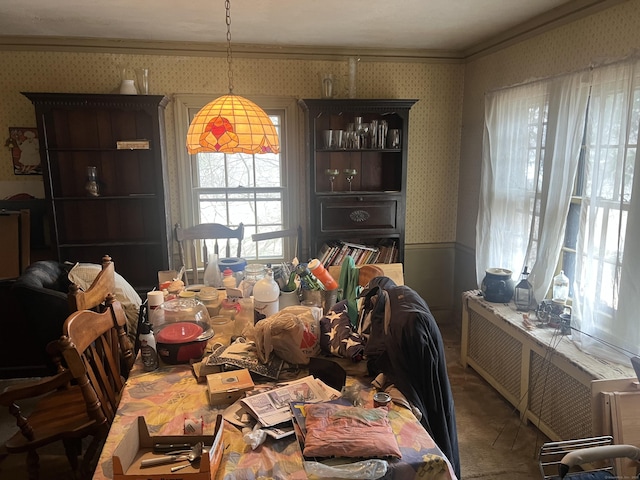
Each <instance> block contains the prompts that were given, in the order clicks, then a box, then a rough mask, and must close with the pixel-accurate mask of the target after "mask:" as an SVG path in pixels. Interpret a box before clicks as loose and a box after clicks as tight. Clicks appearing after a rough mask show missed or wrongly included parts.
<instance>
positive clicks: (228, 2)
mask: <svg viewBox="0 0 640 480" xmlns="http://www.w3.org/2000/svg"><path fill="white" fill-rule="evenodd" d="M224 8H225V10H226V12H227V65H228V67H229V71H228V73H227V76H228V77H229V93H233V70H232V69H231V61H232V54H231V0H225V2H224Z"/></svg>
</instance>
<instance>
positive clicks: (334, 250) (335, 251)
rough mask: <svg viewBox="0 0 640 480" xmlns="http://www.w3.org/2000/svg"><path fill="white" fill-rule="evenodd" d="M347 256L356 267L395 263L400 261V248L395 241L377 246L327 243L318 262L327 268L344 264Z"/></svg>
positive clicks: (320, 253)
mask: <svg viewBox="0 0 640 480" xmlns="http://www.w3.org/2000/svg"><path fill="white" fill-rule="evenodd" d="M347 256H350V257H351V258H353V261H354V263H355V264H356V265H365V264H369V263H394V262H396V261H397V259H398V246H397V244H396V242H395V241H393V242H391V243H389V244H379V245H375V246H373V245H362V244H357V243H350V242H341V241H334V242H327V243H325V244H324V245H322V247H321V248H320V252H319V253H318V260H320V262H321V263H322V264H323V265H324V266H325V268H326V267H330V266H331V265H340V264H342V261H343V260H344V259H345V257H347Z"/></svg>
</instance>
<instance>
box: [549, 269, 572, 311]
mask: <svg viewBox="0 0 640 480" xmlns="http://www.w3.org/2000/svg"><path fill="white" fill-rule="evenodd" d="M552 298H553V301H554V302H556V303H562V304H564V303H565V302H566V301H567V298H569V279H568V278H567V276H566V275H565V274H564V271H563V270H560V273H559V274H558V275H556V276H555V277H553V297H552Z"/></svg>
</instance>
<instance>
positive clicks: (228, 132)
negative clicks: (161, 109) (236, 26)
mask: <svg viewBox="0 0 640 480" xmlns="http://www.w3.org/2000/svg"><path fill="white" fill-rule="evenodd" d="M225 9H226V13H227V16H226V19H227V65H228V75H229V93H228V94H227V95H223V96H221V97H219V98H216V99H215V100H213V101H212V102H210V103H208V104H207V105H205V106H204V107H202V109H201V110H200V111H199V112H198V113H197V114H196V116H195V117H194V118H193V120H192V121H191V125H189V131H188V132H187V150H188V152H189V153H191V154H195V153H201V152H222V153H279V152H280V141H279V140H278V133H277V132H276V128H275V127H274V126H273V123H272V122H271V120H270V119H269V116H268V115H267V114H266V113H265V112H264V110H262V109H261V108H260V107H259V106H258V105H256V104H255V103H253V102H252V101H250V100H247V99H246V98H244V97H241V96H239V95H234V94H233V71H232V70H231V5H230V0H226V1H225Z"/></svg>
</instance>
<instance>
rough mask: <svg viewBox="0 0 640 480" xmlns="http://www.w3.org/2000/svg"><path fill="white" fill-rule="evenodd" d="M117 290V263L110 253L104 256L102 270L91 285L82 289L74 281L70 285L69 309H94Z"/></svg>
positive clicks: (73, 310)
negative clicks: (115, 263) (84, 289)
mask: <svg viewBox="0 0 640 480" xmlns="http://www.w3.org/2000/svg"><path fill="white" fill-rule="evenodd" d="M115 292H116V273H115V265H114V263H113V261H112V260H111V257H110V256H109V255H105V256H104V257H102V270H101V271H100V273H98V275H97V276H96V278H95V279H94V280H93V282H92V283H91V286H90V287H89V288H88V289H87V290H86V291H82V290H80V288H78V286H77V285H76V284H74V283H72V284H71V285H70V286H69V294H68V296H67V299H68V302H69V311H70V312H75V311H78V310H93V309H96V308H98V306H99V305H101V304H103V303H104V301H105V299H106V298H107V296H108V295H109V294H115Z"/></svg>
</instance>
